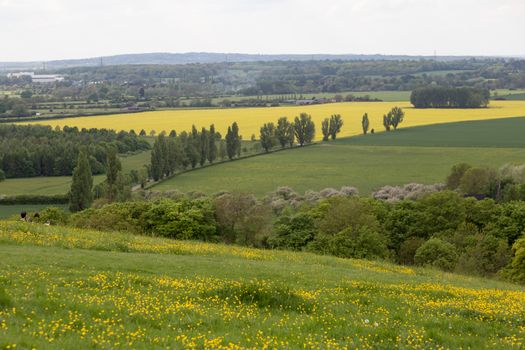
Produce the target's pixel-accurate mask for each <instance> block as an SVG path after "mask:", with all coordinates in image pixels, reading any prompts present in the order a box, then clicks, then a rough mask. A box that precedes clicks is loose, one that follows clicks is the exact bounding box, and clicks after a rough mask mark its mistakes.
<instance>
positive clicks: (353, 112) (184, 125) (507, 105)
mask: <svg viewBox="0 0 525 350" xmlns="http://www.w3.org/2000/svg"><path fill="white" fill-rule="evenodd" d="M394 106H399V107H402V108H403V109H404V110H405V113H406V116H405V121H404V122H403V124H402V125H401V127H409V126H418V125H428V124H439V123H449V122H456V121H467V120H485V119H496V118H508V117H517V116H525V101H493V102H491V104H490V108H482V109H415V108H413V107H412V106H411V105H410V103H409V102H406V101H403V102H353V103H332V104H323V105H314V106H291V107H267V108H235V109H198V110H167V111H155V112H144V113H135V114H117V115H109V116H92V117H81V118H66V119H57V120H46V121H41V122H34V123H38V124H44V125H51V126H53V127H55V126H57V125H58V126H60V127H63V126H64V125H68V126H77V127H79V128H107V129H115V130H131V129H134V130H135V131H137V132H138V131H140V130H141V129H144V130H146V132H148V133H149V132H150V131H151V130H155V131H156V132H157V133H159V132H161V131H163V130H165V131H167V132H169V131H170V130H172V129H175V130H177V131H183V130H190V129H191V126H192V125H195V126H197V127H198V128H199V129H200V128H201V127H203V126H204V127H206V128H207V127H209V125H210V124H212V123H213V124H215V127H216V129H217V131H219V132H221V133H223V135H224V133H225V132H226V129H227V127H228V125H230V124H231V123H233V122H234V121H237V123H238V124H239V127H240V131H241V134H242V135H243V137H244V139H249V138H250V137H251V135H252V134H255V135H256V137H258V136H259V129H260V127H261V125H262V124H264V123H266V122H270V121H274V122H275V121H276V120H277V119H278V118H279V117H282V116H286V117H288V118H290V119H293V118H295V117H296V116H297V115H299V114H300V113H301V112H306V113H308V114H310V115H312V118H313V120H314V121H315V123H316V126H317V139H320V138H321V121H322V120H323V119H324V118H326V117H329V116H330V115H332V114H341V116H342V117H343V119H344V122H345V125H344V126H343V129H342V131H341V134H340V136H341V137H344V136H353V135H357V134H360V133H361V118H362V116H363V114H364V113H365V112H366V113H368V116H369V119H370V128H374V129H375V130H376V131H381V130H383V126H382V121H383V115H384V114H386V113H387V112H388V111H389V110H390V109H391V108H392V107H394Z"/></svg>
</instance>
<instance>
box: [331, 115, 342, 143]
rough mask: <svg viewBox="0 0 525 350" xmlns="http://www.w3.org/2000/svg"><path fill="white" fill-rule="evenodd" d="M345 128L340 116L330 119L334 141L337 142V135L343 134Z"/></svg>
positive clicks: (333, 116)
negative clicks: (342, 130) (342, 129)
mask: <svg viewBox="0 0 525 350" xmlns="http://www.w3.org/2000/svg"><path fill="white" fill-rule="evenodd" d="M342 127H343V119H342V118H341V115H340V114H334V115H332V116H331V117H330V127H329V130H330V136H331V137H332V140H335V139H336V137H337V134H339V132H341V128H342Z"/></svg>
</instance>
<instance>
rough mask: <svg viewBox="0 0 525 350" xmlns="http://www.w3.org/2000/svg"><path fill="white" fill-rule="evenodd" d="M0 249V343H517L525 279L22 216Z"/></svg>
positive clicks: (1, 226)
mask: <svg viewBox="0 0 525 350" xmlns="http://www.w3.org/2000/svg"><path fill="white" fill-rule="evenodd" d="M64 248H68V249H64ZM79 248H82V249H79ZM0 255H1V256H2V259H0V348H1V349H7V348H12V346H13V345H16V349H30V348H32V347H34V348H37V349H71V348H78V349H129V348H133V349H166V348H170V349H173V348H197V349H212V348H222V349H230V348H237V349H238V348H255V349H261V348H264V347H268V348H277V349H281V348H283V349H302V348H311V349H342V348H352V349H354V348H359V349H361V348H370V349H371V348H373V349H393V348H401V349H414V348H420V349H431V348H432V349H434V348H450V349H458V348H464V349H466V348H471V349H512V348H515V349H518V348H520V345H521V344H523V338H524V336H525V331H524V328H523V318H522V316H523V314H524V313H525V291H524V289H523V288H522V287H519V286H516V285H512V284H506V283H502V282H498V281H494V280H485V279H477V278H470V277H464V276H459V275H453V274H447V273H441V272H437V271H433V270H426V269H419V268H417V269H416V268H407V267H400V266H395V265H391V264H388V263H382V262H367V261H360V260H345V259H337V258H332V257H323V256H316V255H312V254H306V253H290V252H280V251H262V250H254V249H248V248H240V247H228V246H224V245H214V244H206V243H191V242H177V241H170V240H166V239H155V238H147V237H137V236H131V235H125V234H118V233H100V232H93V231H82V230H75V229H66V228H60V227H45V226H39V225H28V224H21V223H12V224H11V223H0Z"/></svg>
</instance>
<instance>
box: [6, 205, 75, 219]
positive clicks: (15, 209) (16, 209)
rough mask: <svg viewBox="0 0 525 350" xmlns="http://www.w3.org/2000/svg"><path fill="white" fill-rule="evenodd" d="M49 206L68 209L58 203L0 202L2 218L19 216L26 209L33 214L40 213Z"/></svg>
mask: <svg viewBox="0 0 525 350" xmlns="http://www.w3.org/2000/svg"><path fill="white" fill-rule="evenodd" d="M48 207H59V208H62V209H66V207H67V206H65V205H57V204H14V205H1V204H0V219H7V218H11V217H15V216H19V215H20V213H21V212H23V211H25V212H27V213H30V214H31V215H32V214H34V213H38V212H40V211H42V210H44V209H46V208H48Z"/></svg>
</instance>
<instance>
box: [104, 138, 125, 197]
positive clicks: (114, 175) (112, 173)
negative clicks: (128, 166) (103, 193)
mask: <svg viewBox="0 0 525 350" xmlns="http://www.w3.org/2000/svg"><path fill="white" fill-rule="evenodd" d="M121 170H122V164H121V163H120V160H119V159H118V157H117V150H116V149H115V148H111V149H110V150H109V152H108V156H107V161H106V184H107V199H108V201H109V202H110V203H111V202H114V201H115V200H116V198H117V195H118V188H117V180H118V177H119V174H120V172H121Z"/></svg>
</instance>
